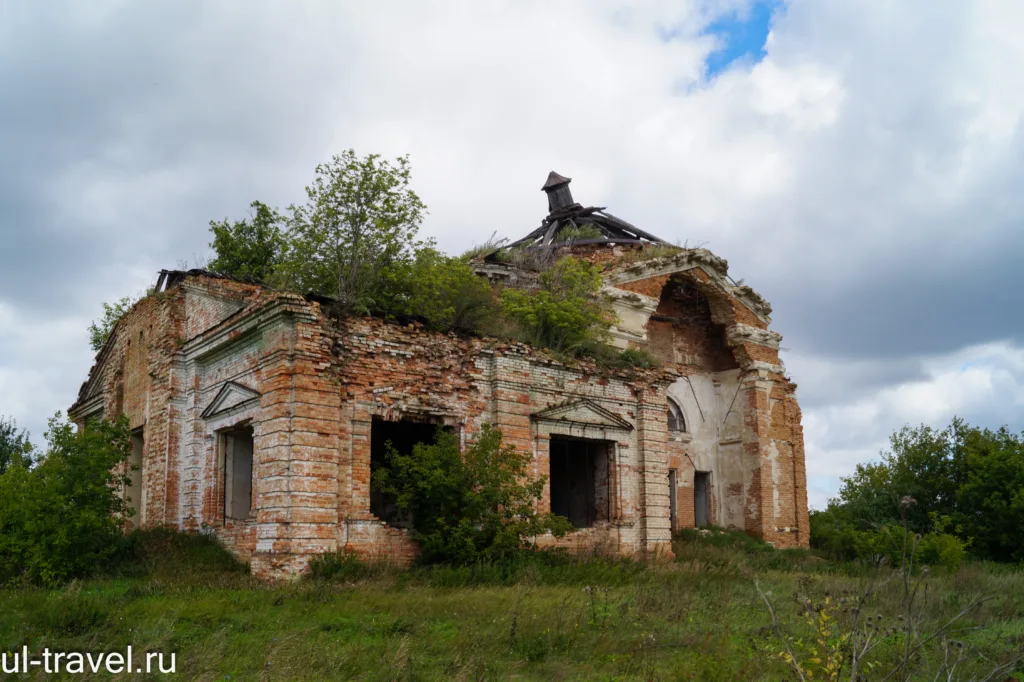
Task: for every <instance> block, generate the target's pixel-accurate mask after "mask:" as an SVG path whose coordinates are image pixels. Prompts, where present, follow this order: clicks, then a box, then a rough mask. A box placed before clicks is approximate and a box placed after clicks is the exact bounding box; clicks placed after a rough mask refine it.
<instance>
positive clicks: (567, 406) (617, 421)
mask: <svg viewBox="0 0 1024 682" xmlns="http://www.w3.org/2000/svg"><path fill="white" fill-rule="evenodd" d="M531 418H532V419H533V420H535V421H546V422H555V423H559V424H574V425H579V426H596V427H600V428H604V429H621V430H623V431H632V430H633V425H632V424H630V423H629V422H628V421H626V420H625V419H623V418H622V417H620V416H619V415H617V414H615V413H614V412H611V411H609V410H606V409H605V408H603V407H601V406H600V405H598V404H597V403H595V402H593V401H591V400H587V399H585V398H584V399H583V400H574V401H572V402H568V403H563V404H562V405H555V406H554V407H549V408H548V409H546V410H542V411H540V412H536V413H534V414H533V415H531Z"/></svg>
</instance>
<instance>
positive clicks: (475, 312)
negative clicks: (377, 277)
mask: <svg viewBox="0 0 1024 682" xmlns="http://www.w3.org/2000/svg"><path fill="white" fill-rule="evenodd" d="M396 272H401V274H399V275H398V277H397V279H399V280H401V282H403V283H401V284H398V287H397V288H398V289H399V290H400V291H402V292H403V293H404V295H405V300H404V301H403V302H402V307H403V308H404V310H403V311H402V312H404V313H406V314H408V315H418V316H421V317H424V318H426V319H427V321H428V322H429V324H430V326H431V327H433V328H434V329H449V328H452V327H454V328H456V329H465V330H480V329H487V328H489V327H490V326H492V325H493V323H494V321H495V319H496V317H497V315H498V314H499V312H500V311H499V309H498V304H497V301H496V300H495V297H494V291H493V289H491V285H490V284H489V283H488V281H487V279H486V278H484V277H480V276H479V275H477V274H476V273H475V272H473V269H472V268H471V267H470V266H469V264H468V263H467V262H466V261H465V260H464V259H462V258H452V257H451V256H446V255H445V254H443V253H441V252H440V251H438V250H436V249H434V248H430V247H423V248H420V249H419V250H417V252H416V256H415V258H414V259H413V260H412V262H410V263H409V264H408V265H407V267H405V268H404V269H403V270H400V271H396Z"/></svg>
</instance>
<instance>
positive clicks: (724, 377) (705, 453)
mask: <svg viewBox="0 0 1024 682" xmlns="http://www.w3.org/2000/svg"><path fill="white" fill-rule="evenodd" d="M740 373H741V370H739V369H734V370H728V371H725V372H716V373H714V374H711V375H693V376H689V377H681V378H679V379H676V381H675V382H673V383H672V385H671V386H669V388H668V391H667V393H668V397H670V398H671V399H672V400H674V401H675V402H676V404H677V405H679V407H680V409H681V410H682V411H683V417H684V419H685V420H686V432H685V433H681V434H670V436H669V437H670V439H675V440H679V441H682V442H683V443H684V444H685V446H686V453H687V456H688V458H689V460H690V463H691V464H692V466H693V469H694V471H708V472H711V492H712V495H713V497H714V499H715V500H716V501H717V504H716V506H715V508H714V509H713V510H712V514H711V516H710V517H709V519H710V521H711V523H713V524H715V525H719V526H727V527H728V526H733V527H737V528H743V523H744V515H743V498H742V497H736V496H732V497H730V496H729V495H728V489H729V486H733V485H735V484H740V485H742V486H744V488H745V487H746V482H747V481H749V479H750V473H751V472H750V468H751V464H750V462H748V461H747V459H748V458H745V457H743V441H742V427H743V406H742V403H741V398H742V397H743V396H742V395H740V394H738V393H737V388H738V387H739V378H740ZM692 485H693V476H692V474H688V475H685V476H680V478H679V479H678V486H679V487H689V486H692Z"/></svg>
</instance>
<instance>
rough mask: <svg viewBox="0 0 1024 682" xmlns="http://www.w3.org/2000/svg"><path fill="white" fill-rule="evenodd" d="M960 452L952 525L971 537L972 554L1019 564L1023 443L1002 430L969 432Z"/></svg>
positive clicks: (1023, 525)
mask: <svg viewBox="0 0 1024 682" xmlns="http://www.w3.org/2000/svg"><path fill="white" fill-rule="evenodd" d="M964 450H965V455H966V456H965V460H966V462H965V463H966V466H965V467H964V468H965V469H966V471H965V472H964V474H963V475H962V479H961V480H962V482H961V483H960V486H959V489H958V490H957V502H958V505H957V510H958V514H956V515H955V516H954V519H955V521H956V522H957V523H958V524H960V526H961V527H962V528H963V534H964V535H966V536H968V537H970V538H972V542H973V546H974V552H975V554H977V555H979V556H983V557H986V558H989V559H995V560H998V561H1018V562H1019V561H1024V439H1022V437H1021V436H1018V435H1017V434H1013V433H1010V432H1009V431H1008V430H1007V429H1006V427H1003V428H1001V429H999V430H998V431H990V430H988V429H972V430H970V431H968V432H967V434H966V437H965V439H964Z"/></svg>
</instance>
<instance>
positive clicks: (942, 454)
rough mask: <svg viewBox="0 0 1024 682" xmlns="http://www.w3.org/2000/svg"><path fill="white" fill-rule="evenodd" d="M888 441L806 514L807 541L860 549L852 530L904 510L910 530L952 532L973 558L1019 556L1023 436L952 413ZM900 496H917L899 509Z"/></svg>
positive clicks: (891, 521)
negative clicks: (938, 424)
mask: <svg viewBox="0 0 1024 682" xmlns="http://www.w3.org/2000/svg"><path fill="white" fill-rule="evenodd" d="M890 444H891V450H890V451H889V452H886V453H883V455H882V457H881V461H879V462H874V463H868V464H861V465H858V466H857V468H856V470H855V471H854V473H853V474H852V475H851V476H849V477H847V478H844V479H843V483H842V487H841V488H840V490H839V495H838V496H837V497H836V498H835V499H833V500H830V501H829V504H828V507H827V508H826V509H825V510H824V511H820V512H816V513H814V514H812V516H811V543H812V545H814V546H817V547H819V548H822V549H829V550H830V551H832V552H833V553H836V554H840V555H843V556H854V555H857V554H863V551H864V550H863V548H864V547H866V546H869V545H870V543H867V544H865V538H866V537H867V536H863V535H858V534H864V533H867V534H872V533H878V532H880V531H881V530H882V529H884V528H886V527H889V528H890V529H891V528H893V527H897V526H900V525H902V523H903V521H902V516H901V512H902V513H905V514H906V523H907V526H908V528H909V529H910V531H911V532H913V533H917V534H921V535H927V534H929V533H933V534H936V535H937V536H943V538H945V537H952V536H956V537H957V538H958V539H959V540H960V541H961V542H963V543H965V545H966V546H967V547H968V550H969V551H970V552H971V554H973V555H974V556H977V557H982V558H987V559H995V560H1001V561H1006V560H1020V559H1024V549H1021V548H1022V547H1024V439H1022V437H1021V436H1019V435H1016V434H1013V433H1010V432H1009V431H1008V430H1007V429H1006V428H1005V427H1004V428H1002V429H999V430H998V431H992V430H989V429H982V428H978V427H973V426H970V425H968V424H966V423H965V422H964V421H963V420H961V419H954V420H953V422H952V423H951V424H950V425H949V426H948V427H947V428H945V429H942V430H937V429H934V428H931V427H929V426H920V427H917V428H910V427H904V428H903V429H901V430H900V431H898V432H896V433H894V434H893V435H892V437H891V439H890ZM905 497H909V498H912V499H913V500H914V502H915V503H914V504H913V505H911V506H910V507H909V508H907V509H902V508H901V500H902V499H903V498H905ZM940 520H941V521H942V524H941V526H942V527H941V529H939V530H936V528H937V523H938V521H940ZM890 534H891V533H890ZM940 541H941V542H947V540H945V539H941V538H940V540H936V542H940ZM858 548H861V549H858Z"/></svg>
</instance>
